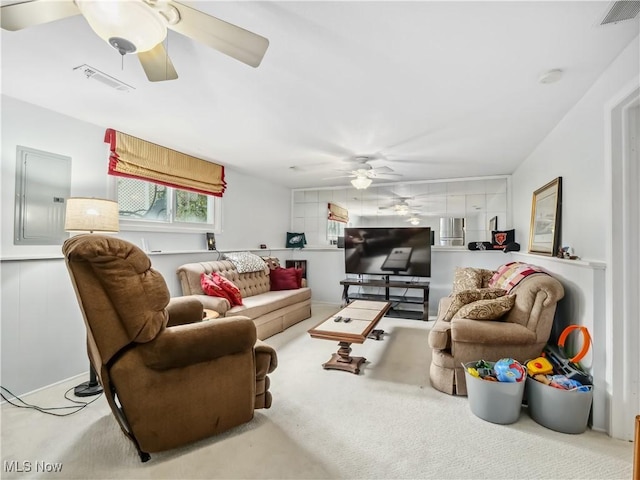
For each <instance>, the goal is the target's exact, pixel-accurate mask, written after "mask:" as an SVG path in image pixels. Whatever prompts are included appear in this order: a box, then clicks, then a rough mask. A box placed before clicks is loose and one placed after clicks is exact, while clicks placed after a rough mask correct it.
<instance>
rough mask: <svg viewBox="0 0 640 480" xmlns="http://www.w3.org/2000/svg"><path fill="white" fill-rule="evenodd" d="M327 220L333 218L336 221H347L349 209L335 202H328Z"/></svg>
mask: <svg viewBox="0 0 640 480" xmlns="http://www.w3.org/2000/svg"><path fill="white" fill-rule="evenodd" d="M328 208H329V217H328V218H329V220H335V221H336V222H341V223H347V222H348V221H349V211H348V210H347V209H346V208H342V207H341V206H339V205H336V204H335V203H329V204H328Z"/></svg>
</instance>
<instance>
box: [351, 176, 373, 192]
mask: <svg viewBox="0 0 640 480" xmlns="http://www.w3.org/2000/svg"><path fill="white" fill-rule="evenodd" d="M372 181H373V180H371V179H370V178H367V177H356V178H354V179H353V180H351V185H353V186H354V187H356V188H357V189H358V190H364V189H365V188H367V187H368V186H369V185H371V182H372Z"/></svg>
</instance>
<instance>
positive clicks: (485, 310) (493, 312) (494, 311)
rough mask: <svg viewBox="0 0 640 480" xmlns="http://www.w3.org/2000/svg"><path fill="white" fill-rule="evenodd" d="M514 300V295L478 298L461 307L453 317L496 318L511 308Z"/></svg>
mask: <svg viewBox="0 0 640 480" xmlns="http://www.w3.org/2000/svg"><path fill="white" fill-rule="evenodd" d="M515 301H516V296H515V295H505V296H502V297H499V298H495V299H490V300H478V301H476V302H472V303H470V304H468V305H465V306H464V307H462V308H461V309H460V310H458V311H457V313H456V314H455V315H454V316H453V318H470V319H472V320H497V319H499V318H500V317H502V316H503V315H505V314H506V313H507V312H509V311H510V310H511V309H512V308H513V304H514V303H515Z"/></svg>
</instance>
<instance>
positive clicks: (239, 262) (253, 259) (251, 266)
mask: <svg viewBox="0 0 640 480" xmlns="http://www.w3.org/2000/svg"><path fill="white" fill-rule="evenodd" d="M224 258H225V260H229V261H230V262H231V263H233V264H234V265H235V267H236V270H238V273H247V272H259V271H260V270H265V269H266V268H268V267H267V266H266V264H265V263H264V260H262V259H261V258H260V257H259V256H258V255H254V254H253V253H251V252H231V253H225V254H224Z"/></svg>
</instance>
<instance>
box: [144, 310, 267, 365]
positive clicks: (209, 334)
mask: <svg viewBox="0 0 640 480" xmlns="http://www.w3.org/2000/svg"><path fill="white" fill-rule="evenodd" d="M256 339H257V335H256V327H255V324H254V323H253V321H252V320H250V319H249V318H247V317H232V318H222V319H216V320H211V321H207V322H200V323H191V324H188V325H178V326H175V327H170V328H166V329H164V330H163V331H162V332H161V333H160V334H159V335H158V336H157V337H156V338H155V339H154V340H153V341H151V342H149V343H144V344H141V345H139V346H138V347H137V348H136V350H138V351H139V352H140V354H141V356H142V358H143V361H144V363H145V365H147V366H148V367H150V368H153V369H155V370H168V369H170V368H180V367H185V366H187V365H192V364H194V363H199V362H206V361H208V360H213V359H215V358H219V357H224V356H226V355H232V354H234V353H240V352H243V351H249V350H252V349H253V346H254V345H255V343H256Z"/></svg>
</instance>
